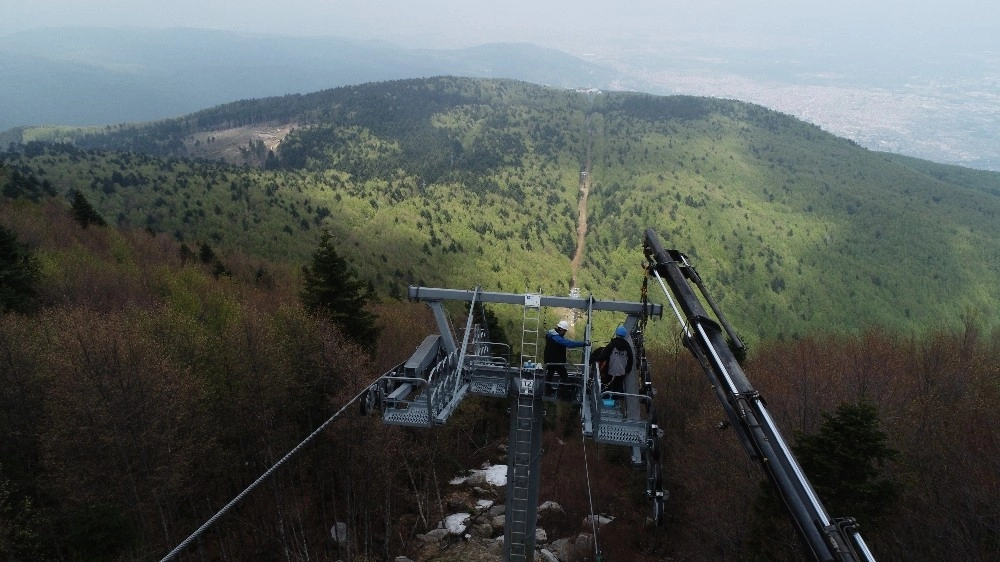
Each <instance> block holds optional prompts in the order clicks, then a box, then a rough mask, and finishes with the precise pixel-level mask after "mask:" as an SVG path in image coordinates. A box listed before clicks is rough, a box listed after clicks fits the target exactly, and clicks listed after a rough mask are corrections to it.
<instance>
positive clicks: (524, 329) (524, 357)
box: [520, 294, 542, 368]
mask: <svg viewBox="0 0 1000 562" xmlns="http://www.w3.org/2000/svg"><path fill="white" fill-rule="evenodd" d="M541 316H542V297H541V295H532V294H526V295H524V312H523V314H522V319H521V363H520V365H521V367H522V368H523V367H525V366H526V364H528V363H530V364H532V365H534V364H535V363H537V362H538V326H539V324H541Z"/></svg>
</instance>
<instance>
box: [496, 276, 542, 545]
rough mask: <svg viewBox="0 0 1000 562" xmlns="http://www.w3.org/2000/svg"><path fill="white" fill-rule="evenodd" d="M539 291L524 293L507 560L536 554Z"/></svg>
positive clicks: (510, 468) (509, 482) (513, 419)
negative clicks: (536, 293)
mask: <svg viewBox="0 0 1000 562" xmlns="http://www.w3.org/2000/svg"><path fill="white" fill-rule="evenodd" d="M540 318H541V298H540V296H539V295H525V298H524V313H523V321H522V325H521V326H522V327H521V372H520V377H519V378H520V381H519V384H518V385H517V387H516V392H517V396H516V397H515V398H514V399H513V400H512V402H513V407H514V409H513V412H512V414H513V415H511V427H510V449H509V452H508V454H509V455H510V459H509V464H508V470H507V472H508V478H507V486H508V488H507V514H506V521H505V528H506V531H505V534H506V536H505V537H504V540H505V541H506V543H507V545H508V551H509V555H508V557H507V561H508V562H530V561H531V560H534V558H535V519H536V516H537V511H538V470H539V464H540V461H541V459H540V457H541V428H542V415H543V414H544V411H543V410H544V408H543V407H542V400H541V394H540V393H541V386H540V384H541V381H540V380H539V378H538V377H537V376H536V374H537V373H538V372H539V371H538V369H537V367H536V359H537V352H538V326H539V324H540Z"/></svg>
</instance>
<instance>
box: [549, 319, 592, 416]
mask: <svg viewBox="0 0 1000 562" xmlns="http://www.w3.org/2000/svg"><path fill="white" fill-rule="evenodd" d="M567 330H569V322H567V321H565V320H560V321H559V323H558V324H556V326H555V328H552V329H551V330H549V331H548V332H545V366H546V374H545V382H547V383H549V382H558V383H559V384H560V386H559V387H557V388H559V389H560V390H563V389H562V386H561V385H562V383H565V382H567V381H566V378H567V373H566V350H567V349H569V348H574V347H584V346H586V345H588V342H584V341H576V340H571V339H567V338H566V331H567ZM560 394H563V395H564V396H563V397H566V396H565V394H567V393H565V392H561V393H560Z"/></svg>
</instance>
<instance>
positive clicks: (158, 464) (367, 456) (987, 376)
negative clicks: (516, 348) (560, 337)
mask: <svg viewBox="0 0 1000 562" xmlns="http://www.w3.org/2000/svg"><path fill="white" fill-rule="evenodd" d="M8 185H9V184H8ZM21 187H24V188H37V189H29V190H28V191H27V192H24V193H23V196H21V197H18V198H16V199H11V198H10V197H9V196H7V197H5V199H4V201H3V202H2V203H0V227H2V230H0V234H2V236H0V245H2V246H0V250H2V251H0V254H2V257H3V260H0V280H2V281H3V285H2V287H3V288H4V291H3V293H2V296H3V297H4V298H3V306H4V312H3V313H2V314H0V357H2V360H0V429H2V431H0V556H2V557H3V558H4V559H9V560H122V561H125V560H129V561H139V560H158V559H160V558H161V557H162V556H164V555H165V554H166V553H167V552H169V551H170V549H172V548H174V547H175V546H177V545H178V544H179V543H180V542H181V541H182V540H183V539H184V538H185V537H187V536H188V535H189V534H190V533H191V532H192V531H193V530H194V529H196V528H197V527H198V526H199V525H201V524H202V523H204V522H205V521H207V520H208V519H209V518H210V517H211V516H212V515H214V514H215V513H216V512H217V510H218V509H219V508H220V507H222V506H223V505H225V504H226V503H227V502H228V501H230V500H231V499H233V498H234V497H236V495H237V494H239V492H240V491H242V490H243V489H244V488H245V487H246V486H247V485H249V484H250V483H251V482H252V481H254V480H255V479H256V478H257V477H258V476H260V475H261V474H262V473H263V472H264V471H265V470H266V469H268V468H269V467H270V466H272V465H273V463H275V462H276V461H277V460H278V459H279V458H281V457H282V455H284V454H285V453H286V452H287V451H289V450H291V449H292V447H294V446H295V445H296V444H297V443H299V442H300V441H301V440H302V439H303V438H304V437H305V436H306V435H308V434H309V433H310V432H311V431H312V430H313V429H315V428H316V427H317V426H319V424H321V423H322V422H323V421H324V420H326V419H328V418H330V416H332V415H333V414H335V413H336V412H338V409H339V408H341V407H342V406H343V405H345V404H346V403H347V402H348V400H350V398H351V397H353V396H356V395H357V393H358V392H360V391H361V390H363V389H364V388H366V387H367V385H368V384H370V383H371V382H372V380H374V377H376V376H378V375H379V374H381V373H383V372H384V371H385V370H386V369H387V368H389V367H390V366H392V365H394V364H395V363H396V362H398V361H401V360H403V359H405V358H406V357H407V356H408V355H409V353H410V352H411V351H412V350H413V348H414V347H415V346H416V345H417V344H418V343H419V342H420V341H421V339H422V337H423V336H424V335H425V334H427V333H429V332H430V331H431V330H432V329H433V328H432V325H433V320H432V318H431V317H430V312H429V310H428V309H427V308H426V307H425V306H424V305H422V304H412V303H406V302H401V301H394V300H388V301H384V302H382V303H380V304H378V305H376V306H374V307H373V308H372V312H374V313H375V314H376V315H377V317H378V324H379V325H380V326H381V328H382V337H381V338H380V339H379V345H378V348H377V349H376V350H375V352H374V353H373V354H368V353H367V352H365V351H363V350H361V349H359V348H357V347H355V346H354V345H352V344H351V342H350V339H349V338H348V337H347V336H348V335H349V334H344V333H342V332H341V331H340V330H339V329H338V328H337V327H336V326H333V325H331V324H329V323H327V322H325V321H324V320H323V318H322V317H321V316H316V315H312V314H309V313H307V312H306V309H305V307H304V306H303V304H302V302H301V301H300V298H299V297H300V291H301V289H302V282H301V280H300V279H299V276H298V275H297V273H296V271H297V269H296V268H295V267H290V266H289V264H288V263H287V262H282V261H271V260H261V259H258V258H254V257H250V256H247V255H245V254H241V253H238V252H234V251H225V252H222V251H220V252H203V251H201V252H192V249H191V248H189V247H187V245H186V244H184V243H181V242H178V241H176V240H174V239H173V238H172V237H171V236H169V235H167V234H164V233H155V232H150V231H146V230H145V229H138V228H124V229H119V228H116V227H114V226H100V225H99V224H97V223H95V222H92V219H94V218H95V217H94V215H93V214H92V213H91V212H89V211H88V210H87V209H86V206H85V205H82V204H79V203H75V204H74V205H73V206H72V207H71V206H70V205H69V203H68V202H66V201H65V200H64V199H63V198H62V197H61V196H56V197H51V196H49V195H47V194H46V186H44V185H42V184H41V183H39V184H37V185H36V184H31V183H30V182H29V183H28V184H22V186H21ZM32 194H33V195H32ZM32 197H35V198H37V199H38V202H33V201H31V199H32ZM91 210H93V209H91ZM85 225H86V226H85ZM220 265H221V267H220ZM15 279H17V280H19V282H17V283H13V282H12V280H15ZM15 303H16V304H17V306H11V305H12V304H15ZM456 321H459V322H460V321H461V316H458V317H456ZM652 330H654V331H656V330H668V331H672V328H669V327H668V328H664V327H663V326H660V325H654V326H652ZM649 351H650V361H651V366H652V376H653V382H654V385H655V387H656V388H657V389H658V393H657V394H656V397H655V400H656V408H657V410H658V411H659V412H660V418H659V421H660V427H661V428H662V430H663V443H662V444H663V447H662V449H663V453H662V460H663V463H664V487H665V488H666V489H667V490H668V491H669V492H670V494H671V495H670V499H669V501H668V502H667V505H666V514H667V525H666V527H663V528H656V527H650V526H648V525H647V522H646V518H647V517H648V515H649V514H650V511H649V509H648V504H647V502H646V500H645V498H644V497H643V494H642V490H643V489H644V484H643V478H644V477H643V474H642V473H640V472H637V471H635V470H634V469H633V468H632V467H631V463H630V461H629V460H628V458H627V451H626V450H624V449H623V448H621V447H613V446H600V445H595V444H593V443H590V444H589V445H587V446H586V449H584V443H583V442H581V440H580V439H579V438H577V437H574V436H578V435H579V431H580V428H579V422H578V420H576V421H575V416H574V415H573V413H572V412H570V411H567V410H565V409H564V408H561V407H560V408H557V407H555V406H553V407H552V408H551V409H550V410H549V414H548V415H547V418H546V420H547V421H546V429H547V430H546V431H545V432H544V434H543V439H544V442H543V445H542V447H543V450H544V451H545V458H544V459H543V462H542V474H541V489H540V492H539V494H540V495H539V497H540V499H541V500H542V501H550V500H551V501H556V502H558V503H559V504H560V505H561V506H562V509H563V513H562V514H561V515H560V517H559V518H557V519H556V520H555V522H554V523H552V522H550V523H547V527H546V528H547V529H548V531H549V533H550V540H552V539H556V538H564V537H568V538H574V537H576V536H577V535H578V534H579V533H581V532H590V527H589V526H581V522H582V521H583V519H584V517H586V516H587V515H589V514H590V513H591V506H593V509H594V510H595V511H597V512H598V513H603V514H607V515H609V516H612V517H613V518H614V521H613V522H612V523H610V524H609V525H608V526H606V527H604V528H602V530H601V531H600V533H599V539H600V547H601V551H602V553H603V555H604V556H605V559H609V560H610V559H614V560H635V561H638V562H643V561H649V562H652V561H655V560H663V559H665V558H667V559H678V560H679V559H684V560H698V561H720V560H722V561H726V560H732V561H735V560H747V559H762V560H788V561H794V560H801V559H802V551H801V549H800V546H799V544H798V542H797V541H796V539H795V536H794V534H793V532H792V530H791V528H790V523H789V522H788V519H787V517H786V516H785V515H784V514H782V513H781V512H780V511H778V510H777V508H776V506H775V504H774V500H773V498H771V499H769V497H768V494H767V493H766V490H767V489H768V486H767V485H765V484H764V483H763V482H762V480H763V478H764V476H763V473H762V472H761V471H760V469H759V467H758V466H756V464H755V463H754V462H752V461H750V460H749V459H747V457H746V454H745V452H744V451H743V449H742V448H741V447H740V445H739V443H738V441H737V440H736V438H735V436H734V435H733V434H732V432H731V431H720V430H719V428H718V422H719V420H720V419H722V417H723V413H722V411H721V409H720V407H719V404H718V402H717V400H716V397H715V395H714V392H713V391H712V389H711V388H710V387H709V385H708V384H707V381H706V380H705V378H704V376H703V375H702V374H701V372H700V369H699V367H698V366H697V365H696V364H695V363H694V362H693V360H692V359H691V357H690V355H689V354H688V353H687V352H686V351H685V350H683V349H682V348H680V346H679V345H676V344H674V345H671V346H656V347H655V348H653V349H650V350H649ZM998 365H1000V342H998V340H997V337H996V333H995V332H994V336H993V337H992V338H990V337H987V336H986V335H985V334H984V333H983V331H982V329H981V327H980V326H979V325H977V324H976V323H972V322H970V323H969V324H967V325H966V326H965V327H964V328H963V329H961V330H957V331H955V332H954V333H946V332H940V333H935V334H931V335H928V336H926V337H924V338H922V339H913V338H908V337H900V336H896V335H893V334H891V333H888V332H886V331H880V330H872V331H868V332H865V333H864V334H862V335H859V336H844V337H807V338H803V339H802V340H800V341H797V342H775V341H771V342H768V343H766V344H764V345H760V346H758V347H757V348H756V349H755V350H754V353H753V355H752V357H751V358H750V359H749V360H748V362H747V363H746V364H745V370H746V372H747V374H748V376H749V377H750V378H751V379H752V380H753V381H754V382H755V385H756V387H757V388H758V390H760V392H761V393H762V394H763V396H765V397H766V398H767V400H768V404H769V409H770V411H771V412H772V414H773V415H774V416H775V419H776V422H777V423H778V424H779V425H780V426H781V428H782V430H783V431H784V432H785V433H786V435H788V436H789V437H790V438H792V437H794V443H795V447H796V452H797V455H798V456H799V459H800V460H801V461H802V463H803V466H804V468H805V470H806V471H807V473H808V474H809V476H810V478H811V480H812V482H813V483H814V485H815V486H816V487H817V491H818V493H819V494H820V495H821V496H822V498H823V499H824V501H825V503H826V505H827V507H828V508H829V509H830V510H831V515H832V516H842V515H851V516H855V517H858V518H859V520H860V521H861V524H862V532H863V534H864V537H865V540H866V541H867V542H868V544H869V546H870V548H871V549H872V551H873V552H874V554H875V556H876V557H877V559H878V560H989V559H994V558H996V557H997V556H998V555H1000V551H998V546H997V545H998V543H997V540H996V538H997V536H998V535H1000V527H998V524H997V517H996V506H997V505H1000V485H998V481H997V479H996V478H995V475H996V474H997V473H998V471H1000V466H997V463H998V461H997V456H996V455H994V454H990V452H993V451H996V450H998V447H1000V443H998V442H997V433H996V431H995V430H994V428H995V427H996V425H997V423H1000V420H998V419H997V415H998V414H997V412H1000V409H998V408H997V407H996V404H997V403H998V400H1000V395H998V393H1000V386H998V385H997V380H1000V372H998V367H997V366H998ZM507 420H508V418H507V415H506V413H505V403H504V402H503V401H502V400H492V401H491V400H471V399H467V400H465V401H464V402H463V403H462V405H461V407H460V408H459V410H458V411H457V412H456V414H455V415H454V416H453V417H452V418H451V419H450V420H449V421H448V423H447V424H446V425H444V426H440V427H436V428H434V429H433V430H422V429H411V428H401V427H398V426H384V425H382V423H381V421H380V420H379V419H378V417H377V416H376V417H362V416H359V415H358V414H357V408H356V407H351V408H349V409H348V411H347V412H346V413H345V414H343V415H342V416H340V417H338V418H337V419H336V420H335V421H334V422H333V423H332V424H331V425H330V426H329V427H328V429H327V430H326V431H324V432H322V433H321V434H320V435H319V436H318V438H317V439H316V440H315V441H313V442H312V443H311V444H310V445H309V446H308V447H306V448H305V449H303V450H302V451H301V452H299V454H298V455H297V456H295V457H293V459H292V460H291V461H290V462H289V463H287V464H285V465H284V466H283V467H282V468H281V469H280V470H278V471H277V472H275V473H274V474H273V475H272V476H271V477H270V478H269V479H268V480H267V481H266V482H265V483H264V484H263V485H262V486H260V487H259V488H257V489H256V490H255V491H254V492H253V493H251V494H249V495H248V496H247V497H246V498H244V499H243V501H242V502H241V503H240V504H238V506H237V507H236V508H235V509H233V510H232V511H230V512H229V513H228V514H227V515H225V516H224V517H222V518H220V519H219V520H218V521H216V522H215V523H214V525H212V526H211V527H210V529H209V530H208V531H207V532H206V533H205V534H204V535H203V536H202V537H201V538H200V539H199V540H198V541H195V542H194V543H193V544H191V545H190V546H189V547H188V549H187V550H186V551H185V552H184V553H183V554H182V555H181V557H180V558H179V559H180V560H202V559H206V560H226V561H230V560H231V561H242V560H263V559H281V558H292V559H310V560H321V561H333V560H392V559H394V558H395V557H396V556H398V555H409V556H411V559H414V560H425V559H427V558H424V557H422V556H421V554H426V553H427V551H426V550H424V549H422V548H421V542H420V541H419V540H418V539H417V536H418V535H419V534H422V533H426V532H428V531H430V530H432V529H433V528H434V527H435V526H436V525H437V523H438V521H440V520H441V518H442V516H443V515H444V514H446V513H447V511H445V510H446V509H448V508H449V505H447V502H445V500H444V499H443V498H446V497H448V496H447V494H448V493H449V490H450V486H449V485H448V484H447V482H448V480H449V479H450V478H451V477H453V476H455V475H458V474H461V473H462V472H463V471H464V470H465V469H467V468H469V467H478V466H480V464H481V463H482V462H484V461H489V462H493V463H498V462H502V456H501V454H500V451H501V449H500V445H501V444H503V442H504V440H505V438H506V436H507V424H508V421H507ZM860 445H864V447H862V446H860ZM869 446H877V447H879V448H881V449H883V450H882V452H877V451H876V452H874V453H873V451H872V450H870V449H869V448H868V447H869ZM494 493H498V494H499V495H501V496H502V490H500V491H495V492H494ZM337 522H346V524H347V525H348V529H349V539H348V540H347V541H343V542H339V543H338V542H334V541H333V540H332V539H331V533H330V530H331V528H333V527H334V526H335V524H336V523H337ZM458 540H461V539H458ZM447 546H448V545H447V544H443V545H442V548H443V550H442V551H441V554H440V555H438V557H436V558H431V559H435V560H453V559H455V557H454V556H452V553H454V552H455V550H450V549H448V548H447ZM585 556H586V555H581V557H580V558H578V560H584V559H587V558H585Z"/></svg>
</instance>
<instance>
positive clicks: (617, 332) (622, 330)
mask: <svg viewBox="0 0 1000 562" xmlns="http://www.w3.org/2000/svg"><path fill="white" fill-rule="evenodd" d="M615 335H616V336H618V337H619V338H624V337H625V336H627V335H628V332H627V331H626V330H625V326H618V327H617V328H615Z"/></svg>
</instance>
